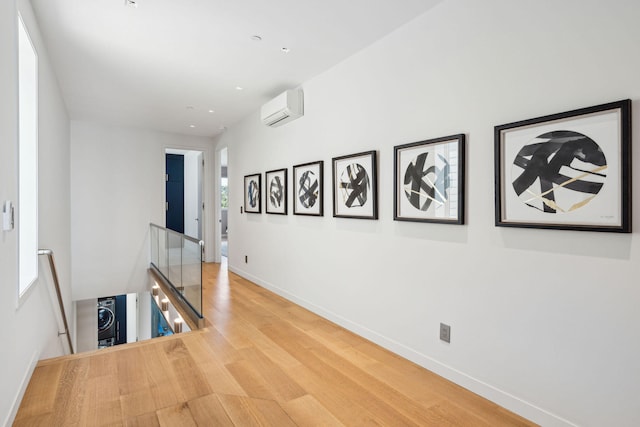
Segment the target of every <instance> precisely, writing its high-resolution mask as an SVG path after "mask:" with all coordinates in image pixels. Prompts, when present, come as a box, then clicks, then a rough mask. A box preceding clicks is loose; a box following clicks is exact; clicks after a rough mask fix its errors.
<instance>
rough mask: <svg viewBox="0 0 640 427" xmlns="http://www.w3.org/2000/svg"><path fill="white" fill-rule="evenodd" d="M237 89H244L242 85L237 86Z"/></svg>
mask: <svg viewBox="0 0 640 427" xmlns="http://www.w3.org/2000/svg"><path fill="white" fill-rule="evenodd" d="M236 90H244V88H243V87H242V86H236Z"/></svg>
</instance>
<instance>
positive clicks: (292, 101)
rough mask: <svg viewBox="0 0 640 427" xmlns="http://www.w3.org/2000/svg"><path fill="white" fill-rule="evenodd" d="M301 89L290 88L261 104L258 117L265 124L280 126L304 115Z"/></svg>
mask: <svg viewBox="0 0 640 427" xmlns="http://www.w3.org/2000/svg"><path fill="white" fill-rule="evenodd" d="M303 103H304V100H303V94H302V89H291V90H288V91H286V92H283V93H281V94H280V95H278V96H276V97H275V98H273V99H272V100H271V101H269V102H267V103H266V104H264V105H263V106H262V109H261V110H260V118H261V119H262V123H264V124H265V125H267V126H272V127H276V126H281V125H283V124H285V123H288V122H290V121H292V120H295V119H297V118H298V117H302V116H303V115H304V106H303Z"/></svg>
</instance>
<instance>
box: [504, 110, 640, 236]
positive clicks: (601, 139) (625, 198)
mask: <svg viewBox="0 0 640 427" xmlns="http://www.w3.org/2000/svg"><path fill="white" fill-rule="evenodd" d="M494 144H495V147H494V149H495V154H494V155H495V225H496V226H501V227H525V228H546V229H560V230H581V231H604V232H618V233H630V232H631V100H628V99H626V100H622V101H616V102H611V103H607V104H602V105H597V106H593V107H588V108H581V109H578V110H572V111H567V112H564V113H559V114H552V115H548V116H543V117H538V118H535V119H529V120H523V121H519V122H514V123H508V124H504V125H500V126H496V127H495V134H494Z"/></svg>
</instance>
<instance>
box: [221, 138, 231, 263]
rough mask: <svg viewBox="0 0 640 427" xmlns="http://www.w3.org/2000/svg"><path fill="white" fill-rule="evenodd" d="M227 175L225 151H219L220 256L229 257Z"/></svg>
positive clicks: (224, 149)
mask: <svg viewBox="0 0 640 427" xmlns="http://www.w3.org/2000/svg"><path fill="white" fill-rule="evenodd" d="M228 219H229V175H228V172H227V149H226V148H223V149H222V150H220V233H219V234H218V235H219V236H220V255H221V256H223V257H225V258H226V257H228V256H229V234H228V232H229V220H228Z"/></svg>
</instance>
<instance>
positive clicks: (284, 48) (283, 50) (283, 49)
mask: <svg viewBox="0 0 640 427" xmlns="http://www.w3.org/2000/svg"><path fill="white" fill-rule="evenodd" d="M280 50H281V51H282V52H284V53H289V52H291V49H289V48H288V47H283V48H281V49H280Z"/></svg>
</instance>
